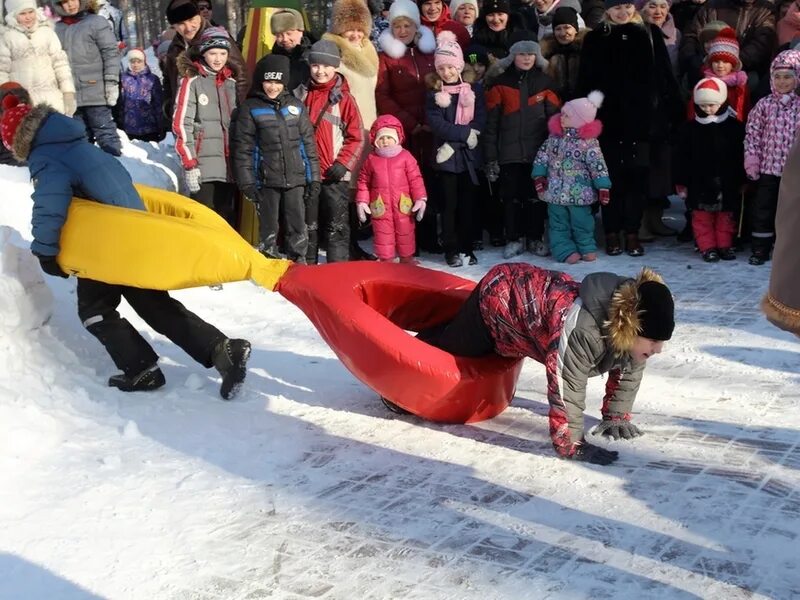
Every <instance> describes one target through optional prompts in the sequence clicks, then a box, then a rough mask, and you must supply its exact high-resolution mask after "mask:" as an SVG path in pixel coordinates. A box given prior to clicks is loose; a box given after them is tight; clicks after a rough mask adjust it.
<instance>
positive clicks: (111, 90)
mask: <svg viewBox="0 0 800 600" xmlns="http://www.w3.org/2000/svg"><path fill="white" fill-rule="evenodd" d="M105 92H106V104H107V105H108V106H116V105H117V100H119V84H118V83H113V82H111V81H107V82H106V90H105Z"/></svg>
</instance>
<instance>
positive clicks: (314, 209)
mask: <svg viewBox="0 0 800 600" xmlns="http://www.w3.org/2000/svg"><path fill="white" fill-rule="evenodd" d="M349 186H350V183H349V182H348V181H337V182H332V183H324V182H323V184H322V189H321V190H320V193H319V197H318V198H317V199H316V200H314V201H312V202H307V203H306V226H307V228H308V251H307V252H306V262H307V263H308V264H310V265H315V264H317V262H319V256H318V255H319V246H320V245H322V246H323V247H324V248H325V249H326V251H327V257H328V262H329V263H332V262H343V261H345V260H348V259H349V258H350V187H349Z"/></svg>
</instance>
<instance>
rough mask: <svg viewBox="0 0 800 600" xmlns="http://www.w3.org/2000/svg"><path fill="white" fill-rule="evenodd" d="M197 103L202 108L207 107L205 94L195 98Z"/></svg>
mask: <svg viewBox="0 0 800 600" xmlns="http://www.w3.org/2000/svg"><path fill="white" fill-rule="evenodd" d="M197 101H198V102H199V103H200V104H201V105H203V106H208V96H206V95H205V94H200V96H198V98H197Z"/></svg>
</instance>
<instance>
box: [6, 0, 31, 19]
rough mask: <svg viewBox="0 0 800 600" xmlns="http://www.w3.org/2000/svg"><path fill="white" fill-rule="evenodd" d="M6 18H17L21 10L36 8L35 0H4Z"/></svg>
mask: <svg viewBox="0 0 800 600" xmlns="http://www.w3.org/2000/svg"><path fill="white" fill-rule="evenodd" d="M5 6H6V20H10V19H13V21H16V20H17V15H18V14H19V13H21V12H22V11H23V10H36V8H37V6H36V0H6V3H5Z"/></svg>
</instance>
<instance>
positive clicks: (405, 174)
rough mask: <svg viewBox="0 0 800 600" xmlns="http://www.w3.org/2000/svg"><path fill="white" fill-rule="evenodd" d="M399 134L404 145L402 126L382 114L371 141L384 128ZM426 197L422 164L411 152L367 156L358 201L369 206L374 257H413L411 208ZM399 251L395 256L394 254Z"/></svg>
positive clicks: (376, 121)
mask: <svg viewBox="0 0 800 600" xmlns="http://www.w3.org/2000/svg"><path fill="white" fill-rule="evenodd" d="M387 127H388V128H392V129H395V130H396V131H397V132H398V138H399V139H400V143H401V144H402V143H403V140H404V137H405V136H404V134H403V126H402V125H401V124H400V121H399V120H397V119H396V118H395V117H393V116H392V115H381V116H380V117H378V118H377V119H376V120H375V122H374V123H373V124H372V127H371V128H370V142H371V143H372V144H374V143H375V134H376V133H377V132H378V130H380V129H383V128H387ZM426 198H427V193H426V192H425V184H424V182H423V181H422V173H421V172H420V169H419V165H418V164H417V161H416V160H415V159H414V157H413V156H412V155H411V153H410V152H409V151H408V150H405V149H402V148H401V149H400V151H399V152H398V153H397V154H396V155H394V156H379V155H378V154H377V153H376V152H375V151H374V150H373V152H371V153H370V155H369V156H368V157H367V160H366V161H365V162H364V166H363V167H362V168H361V173H360V174H359V176H358V189H357V191H356V202H360V203H364V204H369V208H370V211H371V214H372V229H373V233H374V236H375V237H374V240H375V254H376V255H377V256H378V258H380V259H381V260H391V259H393V258H394V257H395V256H396V254H397V255H399V256H400V257H403V258H406V257H411V256H413V255H414V250H415V243H414V215H413V214H412V213H411V207H412V206H413V204H414V202H415V201H417V200H424V199H426ZM395 251H396V254H395Z"/></svg>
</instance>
